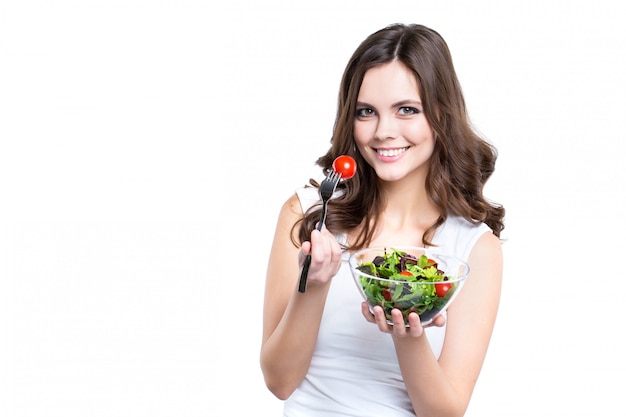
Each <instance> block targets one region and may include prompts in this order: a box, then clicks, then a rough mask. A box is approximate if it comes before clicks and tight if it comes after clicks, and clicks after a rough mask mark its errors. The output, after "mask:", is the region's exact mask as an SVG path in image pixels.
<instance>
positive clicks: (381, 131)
mask: <svg viewBox="0 0 626 417" xmlns="http://www.w3.org/2000/svg"><path fill="white" fill-rule="evenodd" d="M375 137H376V139H378V140H389V139H395V138H396V137H398V121H397V120H396V118H395V117H393V116H391V115H379V116H378V124H377V125H376V132H375Z"/></svg>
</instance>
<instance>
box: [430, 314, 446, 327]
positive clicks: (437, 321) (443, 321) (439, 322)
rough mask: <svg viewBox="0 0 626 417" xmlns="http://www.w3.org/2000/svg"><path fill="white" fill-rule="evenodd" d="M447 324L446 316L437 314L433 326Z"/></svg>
mask: <svg viewBox="0 0 626 417" xmlns="http://www.w3.org/2000/svg"><path fill="white" fill-rule="evenodd" d="M445 324H446V316H444V315H443V314H437V315H436V316H435V318H433V321H432V323H431V326H436V327H443V326H444V325H445Z"/></svg>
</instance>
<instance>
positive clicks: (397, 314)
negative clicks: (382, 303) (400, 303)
mask: <svg viewBox="0 0 626 417" xmlns="http://www.w3.org/2000/svg"><path fill="white" fill-rule="evenodd" d="M391 321H392V322H393V334H394V335H395V336H398V337H403V336H406V325H405V322H404V316H403V315H402V312H401V311H400V310H398V309H397V308H394V309H393V310H391Z"/></svg>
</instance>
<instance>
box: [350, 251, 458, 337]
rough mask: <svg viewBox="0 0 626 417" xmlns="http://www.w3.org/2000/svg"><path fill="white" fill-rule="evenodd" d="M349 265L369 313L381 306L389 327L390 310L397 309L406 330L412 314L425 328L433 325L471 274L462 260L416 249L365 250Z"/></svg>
mask: <svg viewBox="0 0 626 417" xmlns="http://www.w3.org/2000/svg"><path fill="white" fill-rule="evenodd" d="M348 262H349V265H350V271H351V272H352V276H353V277H354V282H355V283H356V285H357V288H358V289H359V292H360V293H361V295H362V296H363V299H364V300H365V301H367V302H368V303H369V305H370V311H372V308H373V307H374V306H377V305H379V306H381V307H382V308H383V311H384V312H385V315H386V316H387V323H389V324H393V323H392V322H391V310H392V309H394V308H397V309H399V310H400V311H401V312H402V315H403V317H404V323H405V325H406V326H408V314H409V313H411V312H416V313H417V314H418V315H419V317H420V320H421V323H422V326H426V325H428V324H430V323H431V322H432V320H433V318H434V317H435V316H436V315H437V314H439V313H441V312H442V311H445V310H446V309H447V308H448V307H449V306H450V303H452V301H453V300H454V298H456V296H457V295H458V293H459V291H460V290H461V288H462V287H463V284H464V282H465V279H466V278H467V275H468V274H469V265H468V264H467V263H466V262H464V261H463V260H461V259H459V258H457V257H455V256H450V255H445V254H442V253H439V252H437V250H436V248H433V249H426V248H422V247H416V246H389V247H386V248H385V247H371V248H365V249H361V250H359V251H356V252H354V253H353V254H352V255H350V258H349V261H348Z"/></svg>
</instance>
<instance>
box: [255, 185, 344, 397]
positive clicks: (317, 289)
mask: <svg viewBox="0 0 626 417" xmlns="http://www.w3.org/2000/svg"><path fill="white" fill-rule="evenodd" d="M300 218H302V210H301V208H300V203H299V201H298V198H297V196H295V195H294V196H292V197H291V198H290V199H289V200H288V201H287V202H286V203H285V204H284V205H283V207H282V209H281V212H280V215H279V218H278V223H277V226H276V232H275V236H274V241H273V244H272V249H271V253H270V259H269V263H268V269H267V278H266V286H265V299H264V308H263V340H262V345H261V369H262V371H263V375H264V378H265V383H266V385H267V387H268V388H269V390H270V391H271V392H272V393H274V395H276V396H277V397H278V398H280V399H286V398H288V397H289V396H290V395H291V393H292V392H293V391H294V390H295V389H296V388H297V387H298V386H299V385H300V382H301V381H302V379H303V378H304V376H305V375H306V373H307V371H308V369H309V365H310V363H311V357H312V355H313V349H314V347H315V343H316V341H317V334H318V331H319V325H320V321H321V317H322V312H323V310H324V305H325V303H326V295H327V294H328V288H329V285H330V279H331V278H332V277H333V276H334V275H335V274H336V273H337V271H338V269H339V266H340V264H341V249H340V247H339V244H338V243H337V241H336V239H335V238H334V237H333V236H332V235H331V234H330V233H329V232H328V230H326V228H323V229H322V232H318V231H317V230H315V231H313V233H312V235H311V243H310V244H309V243H308V242H305V243H304V244H303V246H302V252H301V251H300V250H299V249H298V248H297V247H296V246H295V245H294V244H293V242H292V241H291V229H292V226H293V225H294V224H295V222H296V221H297V220H298V219H300ZM309 251H310V253H311V266H310V267H309V275H308V280H307V289H306V292H305V293H300V292H298V290H297V284H298V279H299V274H300V266H301V261H302V259H303V257H304V255H306V254H307V253H309Z"/></svg>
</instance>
